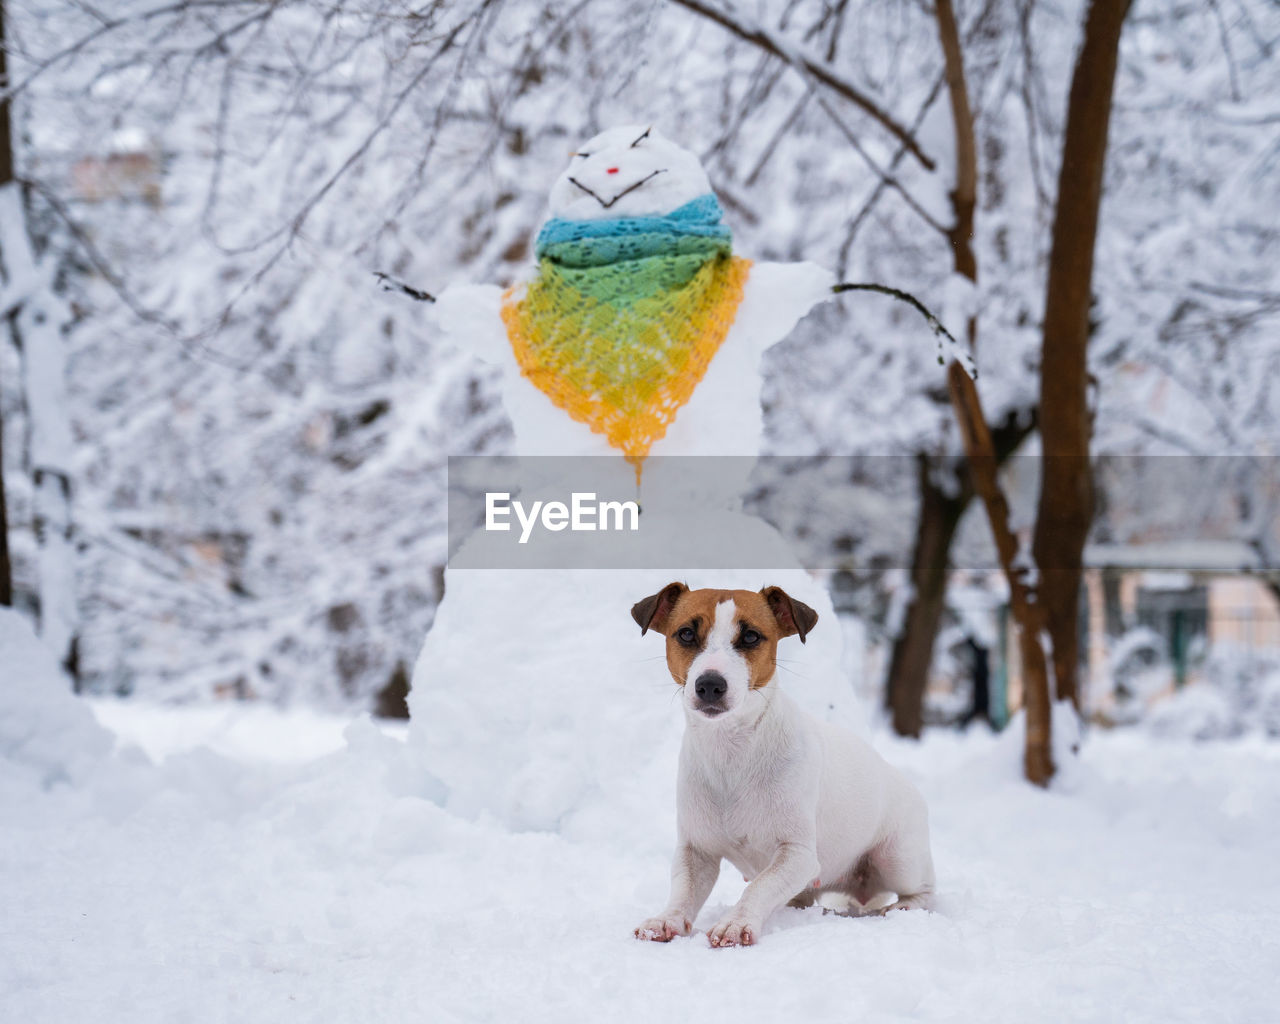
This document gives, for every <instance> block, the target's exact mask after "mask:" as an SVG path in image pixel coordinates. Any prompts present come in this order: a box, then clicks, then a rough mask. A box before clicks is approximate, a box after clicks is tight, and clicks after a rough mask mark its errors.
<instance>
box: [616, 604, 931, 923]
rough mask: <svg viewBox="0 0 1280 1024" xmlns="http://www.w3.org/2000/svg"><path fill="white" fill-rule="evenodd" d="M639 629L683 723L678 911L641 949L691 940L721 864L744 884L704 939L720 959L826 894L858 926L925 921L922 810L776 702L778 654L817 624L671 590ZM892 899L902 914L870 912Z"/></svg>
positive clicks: (889, 771) (844, 738) (869, 757)
mask: <svg viewBox="0 0 1280 1024" xmlns="http://www.w3.org/2000/svg"><path fill="white" fill-rule="evenodd" d="M631 616H632V618H634V619H635V620H636V622H637V623H639V625H640V630H641V633H642V634H643V633H647V632H648V631H649V630H651V629H652V630H655V631H656V632H659V633H662V634H664V635H665V636H666V638H667V667H668V668H669V669H670V671H671V675H672V677H673V678H674V679H675V681H676V682H677V683H678V684H679V685H680V686H681V687H683V690H684V692H683V695H682V696H683V702H684V711H685V720H686V726H685V733H684V742H683V745H682V746H681V749H680V775H679V783H678V790H677V799H676V823H677V832H678V839H677V842H676V852H675V859H674V862H673V864H672V866H671V898H670V899H669V900H668V902H667V908H666V909H665V910H664V911H662V913H661V914H659V915H658V916H657V917H651V918H649V919H648V920H647V921H645V922H644V923H643V924H641V925H640V927H638V928H637V929H636V930H635V935H636V938H638V939H650V940H654V941H657V942H669V941H670V940H671V939H673V938H675V937H676V936H677V935H688V934H689V933H690V931H691V930H692V927H693V921H694V918H696V917H697V915H698V911H699V910H700V909H701V908H702V905H703V904H704V903H705V902H706V900H707V897H708V896H709V895H710V894H711V889H712V887H713V886H714V885H715V882H716V878H717V876H718V875H719V874H720V861H721V859H727V860H729V861H730V862H731V863H732V864H733V865H734V866H735V867H736V868H738V870H740V871H741V872H742V874H743V877H744V878H745V879H746V880H747V881H748V883H749V884H748V885H747V888H746V890H745V891H744V892H743V894H742V898H741V899H739V900H738V902H737V904H736V905H735V906H734V907H733V909H732V910H730V911H729V913H728V914H727V915H726V916H725V917H724V918H723V919H722V920H721V921H720V922H719V923H718V924H717V925H716V926H715V927H714V928H712V929H711V931H710V932H709V933H708V938H709V939H710V941H711V945H712V946H750V945H752V944H753V943H754V942H756V941H757V940H758V939H759V938H760V934H761V928H762V926H763V925H764V922H765V919H766V918H768V916H769V915H770V914H772V913H773V912H774V911H775V910H777V909H778V908H779V907H780V906H782V905H783V904H784V903H788V901H789V905H791V906H795V907H808V906H812V905H813V903H814V902H815V901H816V900H817V898H818V897H819V896H820V895H822V894H823V893H835V894H840V895H843V896H845V897H847V898H849V899H850V900H851V902H850V908H851V910H850V912H853V913H872V912H881V913H883V912H885V911H887V910H895V909H899V908H902V909H905V908H908V907H924V908H926V909H928V908H930V907H931V905H932V902H933V891H934V877H933V858H932V857H931V856H930V853H929V821H928V810H927V808H926V807H925V802H924V798H923V797H922V796H921V795H920V793H919V791H918V790H917V789H916V788H915V787H914V786H913V785H911V783H910V782H908V781H907V780H906V779H905V778H903V776H902V775H900V774H899V773H898V772H897V771H896V770H894V769H893V768H891V767H890V766H889V765H888V764H887V763H886V762H885V761H884V760H883V759H882V758H881V757H880V755H879V754H877V753H876V752H875V751H874V750H872V749H871V747H870V746H869V745H868V744H867V743H865V742H864V741H862V740H861V739H859V738H858V737H856V736H854V735H853V734H852V733H850V732H847V731H845V730H843V729H841V728H839V727H837V726H834V725H830V724H827V723H825V722H820V721H818V720H816V719H814V718H812V717H810V716H809V715H806V714H805V713H804V712H803V711H801V710H800V708H799V707H797V706H796V704H795V703H794V702H793V701H792V700H791V699H790V698H789V697H788V696H787V695H786V694H785V693H783V692H782V691H781V690H779V689H778V684H777V679H776V653H777V647H778V641H779V640H780V639H782V638H783V637H787V636H799V637H800V641H801V643H803V642H804V638H805V635H806V634H807V633H808V632H809V631H810V630H812V629H813V627H814V625H815V623H817V621H818V613H817V612H815V611H814V610H813V609H812V608H810V607H809V606H808V605H805V604H802V603H801V602H800V601H796V600H793V599H792V598H790V597H788V596H787V594H786V593H785V592H784V591H783V590H782V588H780V587H765V588H764V589H763V590H761V591H760V592H759V593H752V592H751V591H749V590H690V589H689V588H688V587H686V586H685V585H684V584H683V583H672V584H669V585H668V586H666V587H664V588H663V589H662V590H660V591H658V593H656V594H654V595H653V596H652V597H646V598H645V599H644V600H643V601H639V602H637V603H636V605H635V606H634V607H633V608H632V609H631ZM887 893H893V894H894V896H895V897H896V900H895V901H892V902H890V903H889V905H888V906H883V904H881V905H880V906H879V907H875V908H873V907H868V903H869V902H870V901H871V899H872V898H873V897H875V896H878V895H883V894H887Z"/></svg>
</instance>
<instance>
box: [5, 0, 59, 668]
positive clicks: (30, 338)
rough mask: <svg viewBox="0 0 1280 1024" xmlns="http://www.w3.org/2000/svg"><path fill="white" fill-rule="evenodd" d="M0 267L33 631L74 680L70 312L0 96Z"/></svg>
mask: <svg viewBox="0 0 1280 1024" xmlns="http://www.w3.org/2000/svg"><path fill="white" fill-rule="evenodd" d="M5 13H6V12H5V6H4V0H0V81H3V82H6V83H7V79H8V71H7V65H6V64H5V63H3V57H4V54H5V50H4V46H3V43H4V23H5ZM0 270H3V277H4V283H3V295H4V299H3V305H4V312H5V316H6V317H7V318H8V320H9V325H10V330H11V333H12V336H13V340H14V343H15V344H16V345H17V346H18V349H19V351H20V352H21V353H22V390H23V395H24V397H25V399H26V408H27V422H28V425H29V430H28V436H29V438H30V451H29V452H28V461H29V462H30V464H31V472H32V476H33V483H34V485H35V494H34V505H35V517H34V519H35V522H34V526H35V534H36V540H37V543H38V545H39V557H38V562H37V573H38V578H39V592H40V635H41V638H42V639H43V640H44V642H45V643H46V644H47V645H48V646H49V648H50V649H51V650H52V651H53V653H54V655H55V656H56V657H57V659H58V661H59V663H60V664H61V665H62V666H63V667H64V668H65V669H66V670H67V671H68V673H70V674H71V676H72V678H73V679H74V678H75V674H76V668H77V642H76V633H77V628H78V627H77V623H78V615H77V610H76V592H75V546H74V539H73V536H72V518H71V450H72V441H71V422H70V418H69V416H68V414H67V396H66V347H65V345H64V343H63V338H62V331H63V328H64V326H65V325H66V323H67V321H68V319H69V315H68V310H67V306H66V303H65V302H63V301H62V299H61V298H60V297H59V296H58V295H56V294H55V293H54V290H53V273H52V269H51V266H50V264H49V262H48V261H47V260H38V259H37V258H36V254H35V250H34V249H33V248H32V245H31V235H30V231H29V229H28V225H27V213H26V204H25V202H24V201H23V196H22V189H21V187H20V185H19V183H18V182H17V181H16V180H15V179H14V161H13V125H12V111H11V105H10V102H9V100H8V99H7V98H6V99H4V100H3V101H2V102H0ZM0 498H2V494H0ZM2 507H3V503H2V501H0V508H2ZM0 525H3V522H0ZM7 568H8V555H7V551H6V552H5V553H4V569H6V570H7Z"/></svg>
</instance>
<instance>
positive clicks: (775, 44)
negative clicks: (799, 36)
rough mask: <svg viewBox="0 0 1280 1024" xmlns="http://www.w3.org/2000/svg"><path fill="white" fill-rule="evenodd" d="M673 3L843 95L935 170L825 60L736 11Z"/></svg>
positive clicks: (691, 1)
mask: <svg viewBox="0 0 1280 1024" xmlns="http://www.w3.org/2000/svg"><path fill="white" fill-rule="evenodd" d="M672 2H673V3H676V4H679V5H680V6H681V7H684V8H685V9H687V10H690V11H693V12H694V13H695V14H700V15H702V17H704V18H708V19H710V20H711V21H714V22H715V23H716V24H717V25H719V26H721V27H722V28H725V29H727V30H728V31H730V32H732V33H733V34H734V35H735V36H737V37H738V38H739V39H744V40H746V41H747V42H749V43H753V44H754V45H756V46H758V47H760V49H762V50H764V51H765V52H766V53H771V54H773V56H775V57H778V58H780V59H781V60H784V61H786V62H787V63H788V64H790V65H791V66H792V67H794V68H795V69H796V70H797V71H799V72H800V73H801V74H803V75H806V76H812V77H813V78H815V79H817V80H818V81H819V82H821V83H822V84H823V85H825V86H826V87H827V88H829V89H830V90H831V91H832V92H834V93H836V94H837V95H840V96H843V97H844V98H845V99H847V100H848V101H849V102H850V103H852V104H854V106H856V107H859V108H860V109H862V110H863V111H865V112H866V113H867V114H869V115H870V116H871V117H872V119H874V120H875V121H877V122H878V123H879V124H880V125H881V126H882V127H883V128H884V129H885V130H886V131H888V132H889V133H890V134H891V135H893V136H894V138H896V139H897V140H898V141H899V142H901V143H902V145H903V146H904V147H906V149H907V151H908V152H909V153H911V155H912V156H914V157H915V158H916V159H917V160H919V161H920V163H921V165H922V166H923V167H925V168H926V169H927V170H930V171H932V170H935V169H936V167H937V164H936V163H935V162H934V161H933V160H932V159H931V158H930V157H929V156H928V155H927V154H925V152H924V151H923V150H922V149H921V148H920V145H919V143H917V142H916V140H915V137H914V136H913V135H912V134H911V132H910V131H908V130H907V128H905V127H904V126H903V125H902V124H901V123H900V122H899V121H898V120H897V119H896V118H895V117H894V116H893V115H892V114H890V113H889V112H888V111H887V110H885V108H884V107H883V106H881V105H880V104H879V103H878V102H876V100H875V99H873V98H872V97H871V96H869V95H867V94H866V93H865V92H863V91H862V90H861V89H859V88H858V87H857V86H856V85H854V84H853V83H852V82H850V81H849V80H848V79H846V78H843V77H841V76H840V75H839V74H838V73H837V72H836V70H835V69H834V68H832V67H831V65H830V64H828V63H827V62H826V61H824V60H820V59H818V58H817V57H814V56H811V55H809V54H807V53H805V52H804V51H803V50H802V49H800V48H799V47H797V46H796V45H795V44H794V43H791V42H790V41H788V40H785V39H783V38H782V37H781V36H778V35H776V34H774V33H773V32H770V31H769V30H768V29H766V28H763V27H762V26H760V25H759V24H756V23H754V22H752V21H751V20H750V19H749V18H748V17H746V16H745V15H742V14H740V13H738V12H737V11H734V12H732V13H730V12H727V11H723V10H721V9H719V8H718V7H714V6H712V5H711V4H707V3H703V2H702V0H672Z"/></svg>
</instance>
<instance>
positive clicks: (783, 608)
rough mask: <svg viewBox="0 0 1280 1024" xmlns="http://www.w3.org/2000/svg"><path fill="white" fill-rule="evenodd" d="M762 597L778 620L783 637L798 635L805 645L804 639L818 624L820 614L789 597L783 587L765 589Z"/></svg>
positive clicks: (761, 592) (761, 593)
mask: <svg viewBox="0 0 1280 1024" xmlns="http://www.w3.org/2000/svg"><path fill="white" fill-rule="evenodd" d="M760 596H761V597H763V598H764V600H765V603H766V604H767V605H768V606H769V610H770V611H771V612H773V617H774V618H775V619H777V620H778V625H779V626H781V627H782V635H783V636H791V635H793V634H796V635H798V636H799V637H800V642H801V643H804V642H805V641H804V638H805V637H806V636H807V635H808V634H809V632H810V630H812V629H813V627H814V626H816V625H817V624H818V613H817V612H815V611H814V610H813V609H812V608H810V607H809V606H808V605H807V604H805V603H804V602H803V601H797V600H795V598H793V597H791V596H789V595H788V594H787V592H786V591H785V590H783V589H782V588H781V587H765V588H764V589H763V590H762V591H760Z"/></svg>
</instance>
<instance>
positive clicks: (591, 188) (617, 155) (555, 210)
mask: <svg viewBox="0 0 1280 1024" xmlns="http://www.w3.org/2000/svg"><path fill="white" fill-rule="evenodd" d="M710 191H711V182H710V181H708V180H707V174H706V172H705V171H704V170H703V169H702V165H701V164H700V163H699V162H698V158H697V157H696V156H694V155H693V154H692V153H690V152H689V151H688V150H687V149H681V148H680V147H679V146H677V145H676V144H675V143H674V142H672V141H671V140H670V139H667V138H664V137H663V136H662V135H660V134H659V133H658V132H657V131H655V130H654V129H653V128H652V127H649V126H647V125H638V126H637V125H629V126H626V127H623V128H610V129H609V130H608V131H605V132H601V133H600V134H599V135H597V136H596V137H595V138H594V139H590V140H588V141H587V142H584V143H583V144H582V145H581V146H579V147H578V150H577V152H576V153H574V154H573V156H572V157H571V158H570V161H569V166H568V167H567V168H566V169H565V172H564V173H563V174H561V175H560V177H559V178H557V179H556V183H555V184H554V185H553V186H552V187H551V204H550V205H551V216H553V217H563V218H564V219H566V220H604V219H606V218H611V217H646V216H662V215H665V214H668V213H671V211H672V210H676V209H679V208H680V207H681V206H684V204H685V203H687V202H689V201H690V200H693V199H697V198H698V197H699V196H704V195H706V194H707V193H708V192H710Z"/></svg>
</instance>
